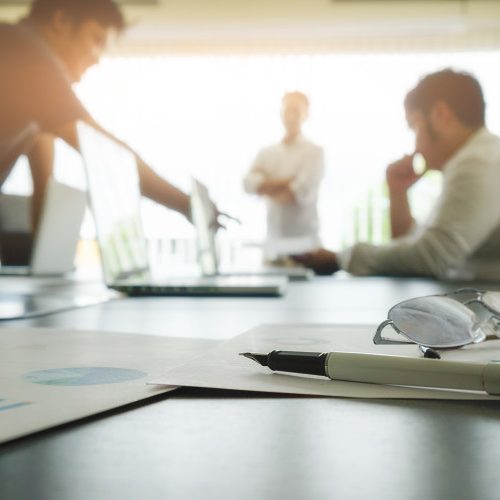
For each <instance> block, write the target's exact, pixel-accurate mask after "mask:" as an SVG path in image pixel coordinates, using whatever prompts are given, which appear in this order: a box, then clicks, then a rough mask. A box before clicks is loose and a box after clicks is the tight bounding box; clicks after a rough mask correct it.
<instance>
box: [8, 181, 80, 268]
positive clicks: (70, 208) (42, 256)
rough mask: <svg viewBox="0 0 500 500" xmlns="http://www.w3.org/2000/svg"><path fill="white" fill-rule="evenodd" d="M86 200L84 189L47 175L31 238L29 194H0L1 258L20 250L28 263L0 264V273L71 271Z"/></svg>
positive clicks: (18, 252) (13, 254) (15, 253)
mask: <svg viewBox="0 0 500 500" xmlns="http://www.w3.org/2000/svg"><path fill="white" fill-rule="evenodd" d="M86 204H87V196H86V193H85V192H84V191H81V190H79V189H75V188H72V187H70V186H67V185H66V184H61V183H60V182H57V181H56V180H55V179H54V178H53V177H52V178H50V180H49V183H48V185H47V191H46V194H45V203H44V206H43V211H42V214H41V218H40V223H39V226H38V230H37V232H36V234H35V235H34V237H33V239H32V237H31V223H30V210H31V200H30V198H29V197H26V196H14V195H2V196H1V197H0V229H1V232H2V245H3V246H4V248H3V249H2V254H3V256H4V262H5V261H7V262H8V261H9V260H10V258H9V254H11V255H12V257H13V258H15V257H16V255H17V256H19V255H20V253H24V254H26V256H25V257H23V259H25V260H24V262H28V261H29V264H27V265H9V264H7V265H2V266H1V267H0V275H16V276H23V275H33V276H52V275H61V274H65V273H67V272H69V271H72V270H73V268H74V260H75V253H76V247H77V244H78V240H79V237H80V227H81V224H82V220H83V216H84V214H85V207H86ZM10 247H11V248H10ZM30 249H31V255H30V256H29V252H30Z"/></svg>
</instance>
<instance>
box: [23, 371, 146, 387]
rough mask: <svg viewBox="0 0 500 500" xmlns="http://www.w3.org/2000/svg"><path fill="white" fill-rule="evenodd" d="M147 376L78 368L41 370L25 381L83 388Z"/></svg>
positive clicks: (130, 372)
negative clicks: (84, 386) (83, 386)
mask: <svg viewBox="0 0 500 500" xmlns="http://www.w3.org/2000/svg"><path fill="white" fill-rule="evenodd" d="M146 376H147V373H145V372H143V371H140V370H130V369H126V368H112V367H77V368H54V369H51V370H39V371H33V372H29V373H27V374H26V375H24V377H23V378H24V380H26V381H27V382H31V383H32V384H41V385H57V386H82V385H103V384H119V383H121V382H129V381H131V380H138V379H140V378H144V377H146Z"/></svg>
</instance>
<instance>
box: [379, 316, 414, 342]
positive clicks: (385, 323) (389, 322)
mask: <svg viewBox="0 0 500 500" xmlns="http://www.w3.org/2000/svg"><path fill="white" fill-rule="evenodd" d="M388 326H391V327H392V328H393V330H394V331H396V332H397V329H396V328H395V326H394V322H393V321H392V320H391V319H386V320H385V321H383V322H382V323H380V325H378V328H377V331H376V332H375V336H374V337H373V343H374V344H375V345H407V344H414V342H409V341H405V340H391V339H388V338H385V337H383V336H382V331H383V330H384V329H385V328H386V327H388ZM398 333H399V332H398Z"/></svg>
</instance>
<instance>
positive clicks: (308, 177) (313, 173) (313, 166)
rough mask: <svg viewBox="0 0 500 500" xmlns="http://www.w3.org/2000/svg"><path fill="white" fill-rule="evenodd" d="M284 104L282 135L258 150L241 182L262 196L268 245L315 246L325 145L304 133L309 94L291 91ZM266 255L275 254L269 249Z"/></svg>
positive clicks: (247, 188)
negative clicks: (296, 242)
mask: <svg viewBox="0 0 500 500" xmlns="http://www.w3.org/2000/svg"><path fill="white" fill-rule="evenodd" d="M282 104H283V107H282V114H281V117H282V120H283V125H284V127H285V136H284V137H283V139H282V141H281V142H279V143H278V144H274V145H272V146H269V147H267V148H264V149H262V150H261V151H260V152H259V154H258V155H257V158H256V159H255V162H254V164H253V167H252V168H251V170H250V172H249V173H248V175H247V176H246V178H245V180H244V187H245V190H246V191H247V192H248V193H255V194H258V195H260V196H263V197H265V199H266V202H267V240H268V246H269V248H272V246H273V242H275V243H279V241H280V240H282V239H287V238H290V239H292V238H293V239H296V240H304V241H306V242H309V248H311V249H312V248H319V247H320V245H321V244H320V240H319V221H318V211H317V201H318V191H319V185H320V182H321V179H322V177H323V171H324V160H323V150H322V148H320V147H319V146H316V145H315V144H313V143H312V142H310V141H309V140H307V139H306V138H305V137H304V136H303V135H302V125H303V123H304V121H305V120H306V119H307V116H308V112H309V100H308V99H307V97H306V96H305V95H304V94H302V93H301V92H290V93H288V94H285V96H284V97H283V103H282ZM269 257H273V258H275V257H277V255H276V254H274V255H272V254H271V253H270V254H269Z"/></svg>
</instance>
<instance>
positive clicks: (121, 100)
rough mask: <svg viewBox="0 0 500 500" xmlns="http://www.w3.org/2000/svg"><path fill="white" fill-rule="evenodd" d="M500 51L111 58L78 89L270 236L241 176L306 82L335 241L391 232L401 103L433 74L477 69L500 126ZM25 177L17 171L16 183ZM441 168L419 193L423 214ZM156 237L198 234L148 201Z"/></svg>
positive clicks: (67, 174) (69, 162) (161, 161)
mask: <svg viewBox="0 0 500 500" xmlns="http://www.w3.org/2000/svg"><path fill="white" fill-rule="evenodd" d="M499 62H500V52H495V51H489V52H468V53H458V52H453V53H404V54H403V53H393V54H349V55H347V54H332V55H300V56H288V55H287V56H279V55H276V56H247V57H121V58H107V59H104V60H103V61H102V62H101V64H100V65H99V66H97V67H95V68H93V69H92V70H91V71H89V72H88V74H87V75H86V77H85V79H84V80H83V81H82V82H81V84H80V85H79V86H78V89H77V91H78V93H79V95H80V97H81V99H82V101H83V102H84V103H85V105H86V106H87V107H88V108H89V110H90V111H91V112H92V113H93V115H94V116H95V118H96V119H97V120H98V121H100V122H101V123H102V124H103V125H104V126H105V127H107V128H108V129H109V130H110V131H112V132H113V133H115V134H116V135H117V136H118V137H120V138H122V139H124V140H125V141H127V142H129V143H130V144H131V145H132V146H133V147H134V148H135V149H136V150H137V151H138V152H139V153H140V154H141V155H142V156H143V158H144V159H145V160H146V161H148V162H149V163H150V164H151V165H152V166H153V167H154V168H155V169H156V170H157V171H158V173H160V174H161V175H163V176H165V177H166V178H167V179H168V180H170V181H171V182H173V183H174V184H177V185H178V186H179V187H181V188H183V189H185V190H189V187H190V178H191V176H195V177H197V178H199V179H200V180H202V181H204V182H205V183H206V184H207V185H208V187H209V190H210V192H211V194H212V197H213V198H214V200H216V202H217V204H218V206H219V207H220V209H222V210H224V211H227V212H230V213H232V214H234V215H235V216H237V217H239V218H240V219H242V221H243V223H244V224H243V226H242V227H241V228H237V227H232V226H231V227H230V229H229V233H228V236H227V237H234V238H240V239H244V240H246V241H258V240H259V239H261V238H262V237H263V236H264V234H265V210H264V205H263V203H262V201H261V200H259V199H257V198H255V197H252V196H250V195H247V194H245V193H244V192H243V189H242V179H243V177H244V175H245V173H246V172H247V170H248V168H249V167H250V165H251V163H252V161H253V159H254V157H255V155H256V153H257V152H258V150H259V149H260V148H261V147H263V146H265V145H268V144H270V143H273V142H275V141H279V140H280V138H281V134H282V128H281V123H280V119H279V109H280V100H281V97H282V95H283V93H284V92H285V91H289V90H301V91H304V92H305V93H307V94H308V95H309V97H310V99H311V114H310V118H309V121H308V123H307V126H306V129H305V134H306V136H307V137H309V138H310V139H311V140H313V141H314V142H316V143H318V144H320V145H322V146H323V147H324V149H325V153H326V165H327V175H326V178H325V179H324V182H323V186H322V190H321V199H320V217H321V224H322V238H323V242H324V244H325V245H326V246H328V247H331V248H333V249H338V248H340V247H343V246H345V245H348V244H350V243H352V242H354V241H356V240H361V239H363V240H371V241H374V242H381V241H384V240H385V239H387V237H388V228H387V199H386V196H385V191H384V172H385V167H386V165H387V164H388V163H390V162H391V161H393V160H396V159H398V158H399V157H400V156H402V155H404V154H406V153H411V152H412V147H413V146H412V145H413V138H412V134H411V133H410V131H409V130H408V128H407V126H406V123H405V118H404V112H403V107H402V102H403V99H404V96H405V94H406V92H407V91H408V90H409V89H410V88H411V87H412V86H413V85H414V84H415V83H416V82H417V80H418V78H419V77H420V76H421V75H423V74H426V73H429V72H432V71H435V70H438V69H442V68H445V67H453V68H457V69H464V70H467V71H470V72H472V73H474V74H475V75H476V76H477V77H478V78H479V80H480V82H481V83H482V85H483V89H484V92H485V96H486V100H487V106H488V115H487V116H488V125H489V128H490V129H491V130H492V131H493V132H497V133H499V132H500V92H499V89H500V72H499V71H498V69H497V68H498V67H499ZM58 175H59V176H61V177H64V178H66V179H69V181H70V182H73V183H75V182H76V183H78V182H80V179H81V178H82V177H83V176H82V175H81V165H80V163H79V160H78V156H77V155H76V154H74V153H72V152H70V151H69V149H68V148H60V149H59V150H58ZM21 186H26V178H25V175H24V176H23V175H21V173H17V175H16V176H14V177H13V178H12V179H10V181H9V185H8V186H7V189H8V190H9V189H10V190H11V191H12V190H16V189H19V188H20V187H21ZM438 189H439V177H438V176H431V177H430V178H429V179H428V180H425V181H422V182H421V183H419V184H418V186H417V187H416V188H415V189H414V192H413V193H412V197H413V201H414V202H415V206H416V208H417V216H418V217H424V216H425V215H426V213H427V211H428V208H429V206H430V205H431V204H432V200H433V198H434V197H435V194H436V192H437V190H438ZM144 208H145V210H144V213H145V227H146V232H147V234H148V235H149V236H150V237H152V238H161V239H163V238H164V239H171V238H172V239H176V238H187V237H191V236H192V234H193V233H192V229H191V228H190V227H189V225H188V224H187V223H185V221H184V220H183V219H182V218H181V217H179V216H178V215H176V214H173V213H169V212H168V211H166V210H165V209H163V208H161V207H157V206H153V204H151V203H145V207H144Z"/></svg>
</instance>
